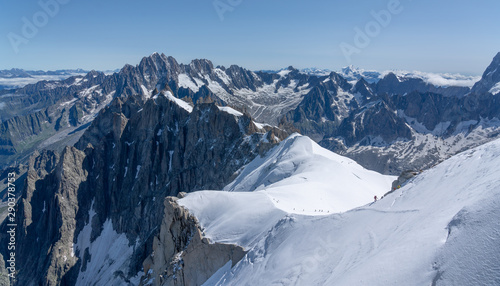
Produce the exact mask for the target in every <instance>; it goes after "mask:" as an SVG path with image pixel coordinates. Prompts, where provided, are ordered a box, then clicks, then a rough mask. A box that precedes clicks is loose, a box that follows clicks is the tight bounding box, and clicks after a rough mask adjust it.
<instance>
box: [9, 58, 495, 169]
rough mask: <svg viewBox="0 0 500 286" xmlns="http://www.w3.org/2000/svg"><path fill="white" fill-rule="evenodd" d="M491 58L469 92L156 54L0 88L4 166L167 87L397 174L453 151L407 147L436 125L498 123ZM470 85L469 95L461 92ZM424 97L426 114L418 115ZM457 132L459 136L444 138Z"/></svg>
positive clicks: (437, 129)
mask: <svg viewBox="0 0 500 286" xmlns="http://www.w3.org/2000/svg"><path fill="white" fill-rule="evenodd" d="M497 66H498V64H497V61H495V60H494V61H493V62H492V64H491V65H490V67H489V68H488V74H489V75H487V78H485V79H484V80H482V81H481V83H484V84H485V88H475V89H474V92H472V93H471V89H470V88H469V87H467V86H447V87H443V86H440V85H433V84H430V83H429V81H427V82H426V81H425V80H423V79H422V78H423V77H421V78H418V77H412V76H409V75H408V74H405V75H403V76H401V75H397V74H394V73H388V74H386V75H385V76H383V77H382V78H381V79H380V78H379V79H378V80H377V81H375V80H374V78H375V77H380V76H382V74H377V73H375V72H371V71H362V70H357V69H355V68H353V67H348V68H346V69H344V70H343V71H342V72H341V73H335V72H330V73H329V74H328V75H324V74H325V73H323V72H324V71H320V70H317V69H310V70H309V71H299V70H297V69H294V68H293V67H289V68H286V69H282V70H280V71H277V72H262V71H260V72H253V71H250V70H247V69H244V68H242V67H238V66H235V65H233V66H230V67H229V68H226V67H223V66H214V65H213V64H212V62H210V61H209V60H193V61H192V62H191V63H189V64H179V63H178V62H177V61H176V60H175V59H174V58H172V57H167V56H165V55H163V54H162V55H160V54H158V53H154V54H152V55H150V56H149V57H145V58H143V59H142V60H141V62H140V63H139V64H138V65H136V66H131V65H126V66H124V67H123V68H122V69H121V70H120V71H119V72H118V73H114V74H108V75H106V74H104V73H100V72H95V71H92V72H90V73H88V74H87V75H85V76H84V77H82V76H75V77H71V78H68V79H66V80H63V81H42V82H38V83H37V84H34V85H27V86H26V87H24V88H21V89H16V90H12V91H6V90H4V91H0V111H1V112H0V120H2V125H1V126H0V139H1V140H0V144H1V146H0V166H8V165H9V164H11V163H13V162H15V161H16V160H19V161H23V162H25V161H26V159H27V158H28V156H29V154H31V152H33V151H34V150H36V149H40V148H42V147H43V148H49V149H52V150H61V149H62V147H63V146H65V145H67V144H72V143H74V142H75V141H76V140H78V137H79V136H81V134H82V133H83V131H84V130H85V128H86V127H88V124H89V123H90V122H91V121H92V120H94V118H95V116H96V115H97V113H98V112H99V111H100V110H101V109H102V108H103V107H104V106H106V105H107V104H109V103H110V102H111V100H112V99H113V98H116V97H128V96H139V97H140V98H141V100H142V101H146V100H147V99H149V98H150V97H151V96H153V95H154V94H156V93H158V92H159V91H161V90H163V89H165V88H167V87H168V88H169V89H170V90H171V91H172V94H173V95H174V96H175V97H176V98H183V99H184V100H186V101H188V102H193V103H196V102H216V103H217V104H218V105H221V106H232V107H234V108H236V109H238V110H240V111H242V112H246V113H248V114H249V115H250V116H251V117H252V118H254V119H255V120H256V121H257V122H261V123H265V124H269V125H273V126H277V125H281V127H282V128H285V129H288V130H289V131H290V132H293V131H297V130H298V131H300V132H301V133H302V134H304V135H307V136H309V137H311V138H313V139H314V140H315V141H317V142H321V141H323V142H322V143H321V145H322V146H324V147H327V148H328V149H330V150H332V151H335V152H339V153H342V154H344V155H347V156H351V157H352V158H356V160H358V161H359V162H360V163H361V164H363V165H364V166H365V167H369V168H371V169H374V170H377V171H380V172H384V173H390V174H399V173H400V172H401V171H403V170H404V169H406V168H422V167H426V166H427V165H432V164H434V163H435V162H436V160H440V159H442V158H443V157H447V156H450V155H452V154H454V153H450V152H448V151H449V150H454V149H457V148H455V147H453V148H445V149H440V150H438V151H437V152H438V153H440V154H443V155H442V156H441V155H440V156H434V154H433V155H432V156H426V155H425V154H420V155H419V154H415V153H414V151H413V150H419V149H421V148H420V147H419V146H418V142H420V141H419V140H420V139H419V138H420V137H422V136H424V137H425V136H427V135H428V134H432V135H433V136H435V137H436V138H435V139H433V140H434V141H435V142H436V143H435V145H436V146H441V145H443V144H441V143H440V142H439V141H441V140H445V141H446V140H447V141H449V142H454V141H460V140H462V139H461V138H465V137H467V136H468V135H469V134H468V132H469V131H470V130H469V129H467V128H462V127H464V126H469V127H470V129H471V130H474V132H475V134H476V135H475V138H478V139H479V140H478V141H475V142H470V141H463V142H470V144H465V145H463V146H460V148H458V149H462V148H469V147H471V146H474V145H475V144H480V143H484V142H487V141H489V140H491V138H490V137H494V136H495V134H497V133H496V129H495V126H494V125H495V122H496V120H497V119H498V117H499V116H498V110H495V106H496V104H495V102H494V101H495V98H494V97H491V96H490V95H492V93H493V94H494V93H495V91H496V87H497V86H496V84H498V81H496V79H497V78H496V76H493V75H494V74H495V73H494V71H495V70H496V68H495V67H497ZM490 69H491V73H490V71H489V70H490ZM362 76H364V77H362ZM485 76H486V75H485ZM443 77H445V76H443ZM446 79H447V80H448V79H449V80H455V79H456V78H453V77H451V78H446ZM451 82H453V81H450V84H451ZM436 83H437V82H436ZM455 84H458V82H455ZM477 86H478V85H477ZM486 87H487V89H486ZM483 91H484V92H483ZM488 91H490V92H488ZM470 94H474V96H466V95H470ZM408 95H409V96H408ZM424 106H425V109H426V112H428V113H427V115H426V116H424V117H423V115H422V114H425V113H423V112H422V111H423V109H424ZM460 109H462V110H460ZM376 122H377V123H376ZM485 122H486V123H485ZM490 125H492V126H490ZM422 126H423V127H425V128H421V127H422ZM486 126H490V127H491V128H489V129H488V128H486ZM478 128H481V129H478ZM68 135H70V136H68ZM421 135H422V136H421ZM455 135H457V136H459V137H460V138H459V137H457V138H455V139H456V140H455V139H450V138H451V137H454V136H455ZM479 135H481V136H482V138H479V137H481V136H479ZM406 141H411V143H409V144H407V143H405V142H406ZM356 145H359V146H363V148H364V147H366V146H368V147H370V146H371V147H374V150H375V149H377V148H378V147H380V145H384V146H385V147H387V148H386V149H387V150H395V152H392V151H391V152H386V153H385V155H386V160H385V162H379V163H380V164H369V163H367V162H368V161H370V162H374V160H372V154H373V152H371V151H370V150H369V151H368V153H366V154H361V153H364V152H360V150H361V149H359V148H358V149H357V150H353V149H352V148H353V147H354V146H356ZM397 146H403V147H404V148H403V149H398V148H397ZM364 149H366V148H364ZM405 150H406V151H405ZM408 150H409V151H408ZM410 157H422V158H423V161H425V162H424V164H422V162H421V161H420V160H417V161H415V164H401V163H400V162H401V161H402V162H410V161H411V158H410Z"/></svg>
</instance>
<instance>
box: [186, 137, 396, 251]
mask: <svg viewBox="0 0 500 286" xmlns="http://www.w3.org/2000/svg"><path fill="white" fill-rule="evenodd" d="M394 179H395V177H392V176H385V175H381V174H378V173H376V172H373V171H369V170H366V169H364V168H362V167H361V166H359V165H358V164H356V162H354V161H352V160H350V159H348V158H345V157H342V156H339V155H336V154H334V153H332V152H330V151H328V150H326V149H323V148H321V147H320V146H319V145H317V144H316V143H315V142H314V141H312V140H311V139H310V138H308V137H305V136H301V135H298V134H294V135H291V136H290V137H288V138H287V139H286V140H284V141H283V142H281V143H280V144H279V145H278V146H276V147H275V148H274V149H272V150H270V151H269V153H268V154H267V156H265V157H263V158H262V157H258V158H256V159H254V160H253V161H252V162H251V163H250V164H248V165H247V166H246V167H245V168H244V169H243V170H242V172H241V173H240V175H239V176H238V177H237V178H236V180H235V181H233V183H231V184H229V185H228V186H226V187H225V188H224V190H226V191H225V192H224V191H223V192H221V191H201V192H195V193H192V194H189V195H188V196H187V197H186V198H184V199H182V200H180V204H181V205H183V206H185V207H187V208H188V209H189V210H191V211H192V212H193V214H195V215H196V216H197V217H198V219H199V220H200V222H201V223H202V225H203V226H204V227H206V228H207V229H208V230H209V231H208V232H207V233H206V235H207V237H209V238H211V239H213V240H216V241H221V242H224V243H235V244H238V245H241V246H244V247H247V248H249V247H253V246H254V245H255V243H256V242H257V241H258V240H259V239H260V236H261V235H264V234H265V233H266V232H268V231H269V230H270V229H271V228H272V227H273V226H274V225H275V224H276V222H277V221H279V220H280V219H282V218H283V217H285V216H287V215H289V214H299V215H303V214H306V215H310V216H324V215H328V214H332V213H336V212H342V211H346V210H349V209H352V208H355V207H358V206H361V205H364V204H366V203H369V202H371V201H373V196H374V195H377V196H379V197H380V196H381V195H383V194H384V193H386V192H387V191H388V190H390V187H391V183H392V181H393V180H394Z"/></svg>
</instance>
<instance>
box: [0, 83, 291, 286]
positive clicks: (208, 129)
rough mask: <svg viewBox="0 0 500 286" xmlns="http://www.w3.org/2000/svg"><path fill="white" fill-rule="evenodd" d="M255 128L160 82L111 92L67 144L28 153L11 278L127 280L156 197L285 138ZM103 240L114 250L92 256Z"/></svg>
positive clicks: (223, 180) (212, 180)
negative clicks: (131, 92)
mask: <svg viewBox="0 0 500 286" xmlns="http://www.w3.org/2000/svg"><path fill="white" fill-rule="evenodd" d="M261 127H262V126H260V125H259V126H256V125H255V124H254V123H253V121H252V120H251V118H250V117H248V115H244V114H242V113H239V112H237V111H235V110H233V109H230V108H221V107H218V106H216V105H215V104H213V103H212V104H199V105H195V106H194V107H191V106H189V105H188V104H187V103H185V102H182V101H180V100H179V99H176V98H174V97H173V95H172V94H171V92H170V91H168V90H165V91H163V92H162V93H159V94H158V95H156V96H154V97H152V98H151V99H149V100H147V101H146V102H145V103H143V99H142V98H141V97H135V96H130V97H128V98H124V99H123V100H122V99H118V98H117V99H115V100H114V101H113V102H112V103H111V104H110V105H109V106H108V107H106V108H105V109H103V110H102V111H101V112H100V113H99V115H98V117H97V118H96V120H94V121H93V123H92V124H91V126H90V127H89V128H88V129H87V130H86V132H85V133H84V135H83V136H82V137H81V138H80V140H79V141H78V142H77V143H76V144H75V147H66V148H65V149H64V150H63V152H62V153H61V154H59V153H58V152H52V151H44V152H42V153H40V154H35V155H33V156H32V157H31V159H30V164H29V169H28V175H27V181H26V184H25V188H24V190H23V195H22V198H21V200H20V203H19V205H18V216H17V218H16V222H17V223H18V225H19V226H21V227H19V228H18V230H17V236H18V237H19V240H18V246H19V249H20V252H19V254H18V255H19V261H18V263H19V264H18V269H23V271H22V272H19V274H18V277H17V281H16V282H15V284H14V285H38V284H42V285H60V284H65V285H75V284H76V285H89V284H93V283H97V284H103V283H104V284H106V283H125V284H126V283H131V284H132V285H137V284H138V283H139V280H140V277H141V274H140V273H141V269H142V263H143V262H144V260H146V258H147V257H149V256H150V255H151V254H152V252H153V251H154V250H153V249H154V248H153V241H154V240H155V237H158V235H159V233H160V229H161V222H162V220H163V219H164V203H163V201H164V198H165V197H166V196H169V195H171V196H175V195H177V194H178V193H179V192H190V191H194V190H199V189H215V188H221V187H222V186H224V185H225V184H227V183H229V182H230V180H231V178H233V177H235V176H236V174H237V171H238V170H239V169H240V168H241V167H242V166H243V165H244V164H246V163H247V162H249V161H250V160H252V159H253V158H254V157H255V156H257V155H258V154H259V152H265V150H267V149H268V148H270V147H271V146H272V145H273V144H274V143H275V142H278V141H279V140H281V139H284V138H285V137H286V133H284V132H282V131H280V130H279V129H276V128H272V127H265V128H266V129H263V128H261ZM5 227H6V226H5V224H4V225H3V228H5ZM4 233H5V232H4ZM160 238H161V236H160ZM5 239H8V238H7V237H6V236H5V235H4V236H2V240H3V241H4V240H5ZM157 239H158V238H157ZM200 240H201V238H200ZM3 245H5V244H3ZM107 248H109V249H116V250H118V251H119V253H116V254H110V255H108V256H106V257H101V254H102V253H101V252H102V251H103V250H102V249H107ZM230 250H231V251H233V252H235V253H236V252H237V251H236V250H235V249H232V248H230ZM169 251H170V250H169ZM206 251H208V252H206V253H212V252H213V253H219V252H220V253H223V252H224V251H225V250H224V251H223V249H219V248H217V249H216V250H210V249H209V250H206ZM214 251H215V252H214ZM2 252H3V253H5V249H3V250H2ZM202 253H205V252H202ZM113 255H115V256H113ZM221 255H222V254H221ZM189 257H190V256H188V257H186V259H188V260H189ZM33 261H36V263H35V265H37V267H32V265H33ZM24 269H27V270H26V271H24ZM186 271H188V270H186ZM189 271H192V270H189ZM207 271H208V270H207ZM97 272H99V273H101V275H97V276H96V275H95V273H97ZM207 273H208V272H207ZM207 275H208V274H207ZM200 277H201V276H200ZM200 279H201V278H200ZM136 282H137V283H136Z"/></svg>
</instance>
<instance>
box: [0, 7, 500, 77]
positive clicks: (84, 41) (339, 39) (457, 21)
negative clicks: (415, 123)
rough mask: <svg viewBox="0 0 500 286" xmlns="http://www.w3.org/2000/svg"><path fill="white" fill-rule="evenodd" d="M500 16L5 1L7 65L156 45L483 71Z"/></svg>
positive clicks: (168, 50) (263, 65)
mask: <svg viewBox="0 0 500 286" xmlns="http://www.w3.org/2000/svg"><path fill="white" fill-rule="evenodd" d="M398 2H399V4H398ZM40 3H49V4H50V3H51V5H49V6H48V7H49V8H50V9H48V10H44V9H43V8H42V6H41V5H40ZM54 3H56V4H55V5H54ZM56 6H57V8H56ZM389 6H390V7H392V8H390V9H389ZM217 9H219V10H217ZM47 11H48V12H47ZM380 11H384V12H381V13H382V14H380V15H385V16H387V15H390V20H389V21H387V19H388V18H387V17H385V18H384V17H382V18H383V19H385V20H384V21H381V20H379V21H378V22H377V20H376V18H375V17H374V16H373V12H376V13H379V12H380ZM499 15H500V1H498V0H485V1H472V0H433V1H430V0H419V1H417V0H413V1H411V0H399V1H398V0H358V1H339V0H334V1H332V0H330V1H326V0H324V1H323V0H311V1H294V0H286V1H285V0H275V1H264V0H180V1H173V0H163V1H158V0H146V1H129V0H121V1H116V0H100V1H97V0H86V1H77V0H40V2H39V1H11V0H0V35H1V37H0V51H1V52H0V69H8V68H12V67H18V68H24V69H43V70H48V69H62V68H84V69H98V70H107V69H116V68H121V67H122V66H123V65H124V64H126V63H130V64H133V65H135V64H137V63H138V62H139V61H140V59H141V58H142V57H143V56H147V55H149V54H151V53H153V52H155V51H157V52H160V53H165V54H166V55H171V56H173V57H175V58H176V59H177V60H178V61H180V62H183V63H188V62H189V61H190V60H191V59H195V58H207V59H210V60H212V62H213V63H214V64H215V65H224V66H229V65H231V64H238V65H241V66H243V67H245V68H249V69H253V70H255V69H277V68H281V67H286V66H289V65H293V66H294V67H297V68H305V67H319V68H329V69H333V70H337V69H340V68H341V67H343V66H347V65H349V64H352V65H354V66H357V67H361V68H366V69H376V70H386V69H404V70H420V71H426V72H460V73H465V74H481V73H482V72H483V71H484V70H485V68H486V66H487V65H488V64H489V63H490V61H491V59H492V58H493V56H494V55H495V54H496V53H497V52H499V51H500V37H498V29H499V27H500V23H499V22H498V17H499ZM23 18H24V20H23ZM26 21H28V22H29V24H26ZM30 25H32V26H33V27H35V28H36V31H33V29H31V30H30V29H29V28H26V27H27V26H30ZM367 27H368V28H367ZM23 28H24V29H23ZM356 28H358V29H357V30H356ZM367 29H368V30H367ZM370 29H371V30H370ZM357 31H358V32H357ZM359 31H361V33H363V34H364V35H365V36H364V39H365V41H364V42H361V45H360V44H359V43H360V42H359V41H358V45H356V41H355V37H358V38H360V37H361V38H363V37H362V36H359ZM366 39H368V40H367V41H366ZM342 43H344V44H342ZM341 46H343V47H344V50H346V49H345V47H349V49H347V51H348V52H347V53H346V52H343V50H342V48H341ZM16 50H17V51H16ZM346 54H347V55H348V56H347V57H346Z"/></svg>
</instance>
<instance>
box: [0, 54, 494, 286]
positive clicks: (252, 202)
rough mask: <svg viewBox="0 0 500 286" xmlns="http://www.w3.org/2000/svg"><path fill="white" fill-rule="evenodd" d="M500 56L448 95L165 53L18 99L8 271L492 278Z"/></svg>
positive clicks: (402, 80)
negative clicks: (182, 59)
mask: <svg viewBox="0 0 500 286" xmlns="http://www.w3.org/2000/svg"><path fill="white" fill-rule="evenodd" d="M498 67H500V53H499V54H498V55H497V56H496V57H495V58H494V59H493V61H492V63H491V65H490V66H489V67H488V68H487V69H486V71H485V73H484V74H483V76H482V77H481V79H480V80H479V81H478V82H477V83H475V84H474V85H473V86H467V85H465V86H464V85H459V86H443V85H434V84H431V83H429V81H426V80H424V79H422V78H416V77H411V76H405V75H401V74H396V73H388V74H386V75H384V76H383V77H382V78H379V79H378V80H377V81H373V80H370V78H367V79H365V78H364V77H363V76H361V77H360V78H359V79H355V80H354V79H352V78H349V77H348V76H347V75H346V74H345V73H344V74H342V73H336V72H330V73H328V74H327V75H324V74H319V73H317V71H311V72H309V73H306V72H302V71H299V70H297V69H295V68H293V67H289V68H287V69H283V70H280V71H277V72H264V71H259V72H254V71H250V70H247V69H244V68H242V67H239V66H235V65H233V66H230V67H228V68H226V67H222V66H215V67H214V65H213V64H212V62H210V61H208V60H193V61H192V62H191V63H190V64H187V65H186V64H179V63H178V62H177V61H176V60H175V59H174V58H173V57H167V56H165V55H163V54H161V55H160V54H158V53H154V54H152V55H150V56H148V57H145V58H143V59H142V60H141V62H140V63H139V64H138V65H136V66H132V65H126V66H124V67H123V68H122V69H121V70H120V71H119V72H117V73H113V74H108V75H107V74H104V73H102V72H97V71H91V72H89V73H87V74H86V75H85V76H80V75H79V76H72V77H69V78H67V79H65V80H61V81H41V82H38V83H36V84H30V85H27V86H25V87H23V88H19V89H13V90H2V91H0V111H1V112H0V119H1V120H2V125H1V127H0V162H1V164H2V166H3V167H5V169H4V171H3V172H2V173H1V174H0V179H1V183H2V186H8V178H9V175H8V174H9V173H15V174H16V176H17V178H18V179H17V180H18V181H22V183H21V182H20V184H19V185H18V186H19V188H18V189H17V194H16V195H17V196H18V197H19V200H18V201H17V206H16V209H17V211H16V216H15V220H14V222H15V224H16V225H17V228H16V248H17V251H16V258H17V260H16V269H17V270H18V272H17V273H16V279H15V280H13V281H11V282H12V283H13V285H202V284H203V285H248V284H259V285H269V284H273V283H274V284H281V285H321V284H327V285H329V284H333V283H335V284H338V285H353V284H366V283H368V284H372V285H387V283H389V284H405V285H422V284H424V285H425V284H432V285H441V284H443V285H453V284H456V282H457V281H466V283H467V284H470V283H472V284H473V283H474V281H483V282H484V283H486V284H488V283H489V284H491V285H494V284H495V283H497V282H500V277H499V276H498V273H499V272H498V271H495V267H496V266H495V261H498V259H499V257H498V253H500V252H498V251H491V250H492V249H494V247H495V243H494V242H495V240H496V239H497V238H500V237H499V231H498V230H499V227H498V223H497V222H498V220H495V219H492V218H495V217H498V215H499V213H498V202H497V201H498V200H497V199H496V197H498V191H497V190H499V189H500V188H499V186H498V183H499V181H498V177H499V174H498V171H497V168H495V166H496V165H498V162H497V161H498V154H499V152H498V149H499V144H498V142H499V141H498V140H500V139H499V137H500V132H499V129H500V120H499V118H500V103H499V102H498V100H499V99H498V94H499V93H500V90H499V89H500V88H499V83H500V69H498ZM346 72H348V73H349V74H353V72H352V69H351V70H350V71H347V70H346ZM373 76H374V74H373ZM298 133H300V134H298ZM488 142H489V143H488ZM485 143H486V144H485ZM480 145H481V146H480ZM476 146H479V147H476ZM463 151H465V152H463ZM460 152H463V153H461V154H458V155H455V154H457V153H460ZM450 157H451V158H450ZM441 162H442V163H441ZM436 164H437V166H436ZM400 187H401V188H400ZM217 190H218V191H217ZM7 192H8V191H7V188H5V190H3V192H2V196H3V197H4V198H5V197H6V194H7ZM374 196H377V198H382V197H383V198H382V199H381V200H379V201H376V202H373V201H374ZM4 212H5V210H4ZM473 222H478V223H473ZM1 228H2V232H1V234H0V254H1V255H2V256H3V259H2V257H0V273H2V274H3V276H2V277H5V275H6V274H5V273H8V271H9V269H8V266H9V265H8V263H7V264H6V265H3V263H4V262H5V261H6V260H7V258H8V257H9V255H10V251H9V249H8V248H7V245H8V241H9V239H10V237H9V235H8V232H7V230H8V228H9V225H8V222H7V221H4V223H3V224H2V226H1ZM488 230H490V232H488ZM491 230H492V231H491ZM410 246H411V247H410ZM409 249H411V250H409ZM457 253H458V254H457ZM454 255H459V256H460V258H461V260H460V263H458V262H457V261H456V260H454V259H453V257H454ZM479 257H482V258H484V259H483V260H481V263H477V260H478V258H479ZM463 267H466V268H467V269H468V270H469V272H468V273H470V275H472V278H471V277H470V276H467V275H464V274H463V273H461V271H460V270H461V269H462V268H463ZM394 269H399V271H394ZM468 282H470V283H468Z"/></svg>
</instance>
